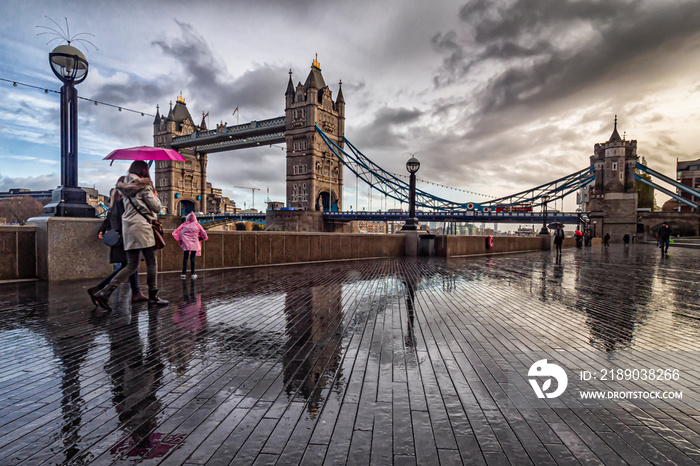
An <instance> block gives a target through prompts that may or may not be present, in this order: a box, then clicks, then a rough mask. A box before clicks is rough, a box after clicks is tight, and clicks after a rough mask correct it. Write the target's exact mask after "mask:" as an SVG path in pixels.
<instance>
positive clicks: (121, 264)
mask: <svg viewBox="0 0 700 466" xmlns="http://www.w3.org/2000/svg"><path fill="white" fill-rule="evenodd" d="M125 181H126V177H125V176H122V177H120V178H119V180H118V182H122V183H123V182H125ZM109 197H110V199H111V204H110V207H109V212H107V216H106V217H105V220H104V222H102V226H101V227H100V230H99V233H98V237H99V238H100V239H102V238H103V237H104V235H105V233H107V232H108V231H114V232H116V233H117V234H118V236H119V239H118V240H117V242H116V243H115V244H114V245H112V246H110V247H109V262H110V264H118V266H117V267H115V270H114V272H112V273H111V274H109V275H108V276H107V278H105V279H104V280H102V282H100V284H99V285H97V286H93V287H91V288H88V290H87V292H88V294H89V295H90V299H91V300H92V302H93V304H94V305H95V306H98V305H99V304H98V302H97V299H95V293H97V292H98V291H100V290H101V289H102V288H104V287H105V286H107V284H108V283H109V282H110V281H111V280H112V279H113V278H114V276H115V275H117V273H118V272H119V270H121V269H123V268H125V267H126V265H127V262H128V261H127V258H126V251H124V240H123V234H122V215H123V214H124V197H123V196H122V194H121V192H119V190H118V189H117V188H112V191H111V193H110V196H109ZM129 283H130V284H131V302H132V303H140V302H143V301H148V298H147V297H146V296H144V295H143V293H141V290H140V289H139V274H138V272H135V273H133V274H131V276H129Z"/></svg>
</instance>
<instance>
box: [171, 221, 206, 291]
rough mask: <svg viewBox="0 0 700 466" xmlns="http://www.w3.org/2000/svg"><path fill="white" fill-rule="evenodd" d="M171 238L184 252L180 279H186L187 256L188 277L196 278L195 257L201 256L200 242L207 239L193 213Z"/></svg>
mask: <svg viewBox="0 0 700 466" xmlns="http://www.w3.org/2000/svg"><path fill="white" fill-rule="evenodd" d="M173 237H174V238H175V241H177V242H178V244H179V245H180V247H181V248H182V250H183V251H184V255H183V256H182V275H180V278H187V275H186V272H187V257H188V256H189V258H190V277H191V278H197V274H196V273H194V263H195V256H201V255H202V244H201V241H206V240H207V239H209V238H208V237H207V232H206V231H204V228H203V227H202V225H200V224H199V222H198V221H197V216H196V215H195V214H194V212H190V213H189V214H187V218H186V219H185V223H183V224H182V225H180V226H179V227H177V229H176V230H175V231H173Z"/></svg>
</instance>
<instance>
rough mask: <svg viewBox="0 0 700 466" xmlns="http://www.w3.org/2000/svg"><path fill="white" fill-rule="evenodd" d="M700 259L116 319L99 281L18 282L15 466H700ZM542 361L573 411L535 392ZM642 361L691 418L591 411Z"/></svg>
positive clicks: (627, 403) (3, 426)
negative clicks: (594, 379)
mask: <svg viewBox="0 0 700 466" xmlns="http://www.w3.org/2000/svg"><path fill="white" fill-rule="evenodd" d="M699 262H700V249H673V248H672V249H671V251H670V254H669V256H668V257H666V258H662V257H660V255H659V251H658V249H656V248H654V247H653V246H646V245H632V246H631V247H630V248H624V247H623V246H622V245H619V246H618V245H613V246H611V247H610V248H602V247H594V248H592V249H590V248H589V249H583V250H577V249H569V250H565V252H564V254H563V257H562V258H561V260H557V259H556V257H555V255H554V254H553V253H550V252H542V253H539V252H537V253H525V254H510V255H499V256H481V257H474V258H458V259H448V260H444V259H425V260H423V259H418V260H416V259H387V260H371V261H354V262H339V263H331V264H316V265H305V266H285V267H266V268H257V269H244V270H227V271H204V272H200V273H199V278H198V279H197V280H195V281H191V280H189V279H188V280H180V278H179V274H161V275H159V287H160V289H161V295H162V296H163V297H164V298H165V299H169V300H170V305H169V306H168V307H163V308H160V309H148V307H147V306H146V305H143V304H137V305H133V306H132V304H131V303H130V291H128V285H127V287H126V288H122V289H120V290H117V292H115V294H114V295H113V297H112V300H113V301H112V302H113V307H114V309H115V310H114V312H112V313H111V314H110V313H105V312H103V311H93V309H92V306H91V304H90V302H89V299H88V297H87V294H86V293H85V288H86V287H88V286H92V285H94V283H93V282H85V281H80V282H69V283H60V284H57V283H50V284H49V283H45V282H29V283H15V284H5V285H0V312H1V313H2V319H1V320H0V355H1V356H2V358H1V359H0V464H3V465H6V464H132V463H144V464H161V463H162V464H167V465H174V464H186V465H199V464H216V465H218V464H284V465H286V464H298V463H303V464H324V463H325V464H345V463H348V464H370V463H371V464H391V463H394V464H462V463H464V464H514V465H522V464H531V463H534V464H625V463H628V464H635V465H637V464H694V463H695V462H696V461H700V410H699V406H700V405H699V404H698V398H700V396H699V394H700V388H699V387H700V374H699V373H698V370H697V367H698V365H699V364H698V363H700V358H699V357H698V355H699V354H700V352H699V351H700V292H699V291H698V287H697V283H698V281H699V279H700V271H699V269H698V266H697V264H698V263H699ZM143 281H144V282H145V280H143ZM537 358H549V359H550V360H551V361H556V362H557V363H558V364H560V365H561V366H564V367H565V368H566V371H567V373H568V380H569V387H570V389H569V390H568V392H567V395H571V396H570V397H569V398H568V399H567V398H566V396H562V397H561V398H558V399H556V400H555V399H551V400H548V399H543V400H540V399H538V398H537V397H536V396H535V392H534V385H533V389H530V386H529V385H528V384H527V382H526V383H525V387H524V388H523V386H522V382H523V380H525V378H526V377H528V373H527V372H528V369H531V370H532V368H531V367H530V365H531V364H532V363H534V362H535V360H536V359H537ZM630 360H634V361H637V362H639V363H640V364H641V366H642V367H645V368H649V370H650V371H651V370H652V369H654V370H656V369H657V368H659V369H661V370H662V371H663V370H665V369H669V370H672V369H674V368H676V369H679V370H680V377H679V379H678V380H677V381H676V382H677V383H675V384H671V385H673V388H674V389H682V390H683V399H682V400H677V399H676V400H656V401H644V402H637V401H635V400H615V401H614V402H612V401H611V402H608V403H600V404H595V403H594V404H589V403H585V402H581V401H577V400H575V399H573V393H574V390H573V389H571V388H572V387H576V389H580V388H581V387H582V386H583V385H585V382H584V381H582V380H580V377H579V374H580V373H582V372H581V371H584V370H590V372H594V371H593V369H603V370H607V369H605V367H607V366H609V367H611V371H612V370H613V369H612V368H613V367H619V366H621V365H623V361H625V362H624V364H627V362H626V361H630ZM615 364H617V366H615ZM630 364H631V363H630ZM532 367H535V366H534V365H533V366H532ZM670 373H672V372H667V373H666V374H670ZM530 383H532V382H530ZM549 383H550V382H546V383H544V384H542V385H540V386H541V387H542V390H543V391H544V392H547V390H550V392H551V389H548V388H547V387H548V386H549ZM557 383H559V384H561V381H560V380H559V379H557ZM625 383H628V381H625V382H624V383H623V385H624V384H625ZM664 383H665V384H666V385H669V378H668V377H667V378H666V380H665V381H664ZM629 384H630V385H629V386H626V387H623V388H624V389H627V390H629V389H630V387H637V386H638V384H637V382H636V381H635V382H634V383H633V382H631V381H630V382H629ZM640 384H641V382H640ZM652 385H653V384H652ZM661 385H663V384H661ZM671 385H669V386H671ZM654 388H658V387H656V385H655V386H654ZM550 401H551V404H548V403H550ZM555 401H556V402H560V403H559V404H556V403H555Z"/></svg>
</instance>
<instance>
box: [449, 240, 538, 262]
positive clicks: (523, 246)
mask: <svg viewBox="0 0 700 466" xmlns="http://www.w3.org/2000/svg"><path fill="white" fill-rule="evenodd" d="M493 239H494V244H493V247H492V248H487V237H486V236H438V237H436V238H435V255H437V256H441V257H453V256H469V255H474V254H492V253H502V252H516V251H518V252H521V251H541V250H542V249H544V247H545V244H544V241H546V240H547V238H544V239H543V238H539V237H517V236H495V237H494V238H493Z"/></svg>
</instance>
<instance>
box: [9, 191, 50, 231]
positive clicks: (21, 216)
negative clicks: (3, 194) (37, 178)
mask: <svg viewBox="0 0 700 466" xmlns="http://www.w3.org/2000/svg"><path fill="white" fill-rule="evenodd" d="M43 210H44V205H43V204H42V203H41V202H39V201H37V200H36V199H34V198H33V197H31V196H17V197H11V198H9V199H3V200H0V218H4V219H5V221H6V222H8V223H19V224H20V225H24V223H25V222H26V221H27V219H29V218H32V217H36V216H37V215H40V214H41V213H42V212H43Z"/></svg>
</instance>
